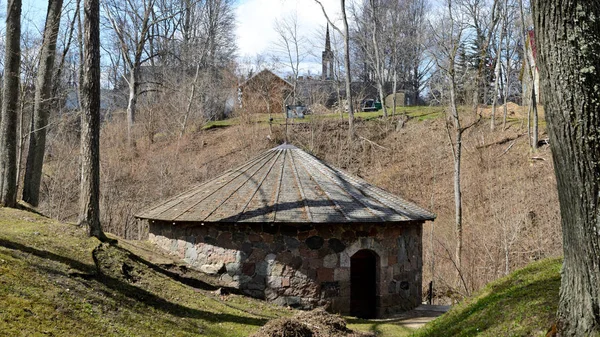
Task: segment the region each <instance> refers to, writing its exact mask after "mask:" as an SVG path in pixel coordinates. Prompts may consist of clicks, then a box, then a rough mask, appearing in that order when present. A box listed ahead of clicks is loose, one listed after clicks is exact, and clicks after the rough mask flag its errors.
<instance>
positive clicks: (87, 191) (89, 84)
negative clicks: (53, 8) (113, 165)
mask: <svg viewBox="0 0 600 337" xmlns="http://www.w3.org/2000/svg"><path fill="white" fill-rule="evenodd" d="M84 13H85V14H84V44H85V50H84V59H83V61H84V77H83V88H82V96H83V100H82V105H83V111H82V112H81V189H80V196H79V225H80V226H86V227H87V228H88V230H89V235H90V236H95V237H97V238H98V239H101V240H105V239H106V237H105V235H104V232H102V227H101V225H100V1H99V0H85V3H84Z"/></svg>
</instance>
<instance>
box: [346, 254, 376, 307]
mask: <svg viewBox="0 0 600 337" xmlns="http://www.w3.org/2000/svg"><path fill="white" fill-rule="evenodd" d="M350 314H351V315H352V316H356V317H359V318H375V317H377V254H376V253H375V252H373V251H371V250H366V249H365V250H359V251H358V252H356V254H354V255H352V257H351V258H350Z"/></svg>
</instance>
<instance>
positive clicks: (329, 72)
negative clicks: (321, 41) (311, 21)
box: [321, 23, 333, 80]
mask: <svg viewBox="0 0 600 337" xmlns="http://www.w3.org/2000/svg"><path fill="white" fill-rule="evenodd" d="M321 55H322V65H323V72H322V73H321V79H322V80H330V79H332V78H333V51H331V40H330V38H329V23H327V30H326V31H325V50H324V51H323V53H322V54H321Z"/></svg>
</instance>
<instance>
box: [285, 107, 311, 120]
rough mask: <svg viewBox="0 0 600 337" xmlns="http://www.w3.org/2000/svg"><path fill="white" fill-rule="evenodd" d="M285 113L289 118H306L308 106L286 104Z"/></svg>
mask: <svg viewBox="0 0 600 337" xmlns="http://www.w3.org/2000/svg"><path fill="white" fill-rule="evenodd" d="M285 114H286V117H287V118H304V115H306V114H308V108H307V107H306V106H304V105H286V106H285Z"/></svg>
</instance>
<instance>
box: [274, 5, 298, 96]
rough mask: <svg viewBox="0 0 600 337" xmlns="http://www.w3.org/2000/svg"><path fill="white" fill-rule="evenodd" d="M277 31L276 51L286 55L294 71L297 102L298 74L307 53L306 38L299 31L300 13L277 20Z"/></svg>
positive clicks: (293, 81) (293, 82)
mask: <svg viewBox="0 0 600 337" xmlns="http://www.w3.org/2000/svg"><path fill="white" fill-rule="evenodd" d="M275 32H276V33H277V41H276V42H275V46H276V49H277V50H276V51H277V52H278V53H281V54H283V55H284V57H285V59H286V62H285V64H286V66H287V67H288V68H289V69H290V70H291V72H292V85H293V87H294V88H293V91H292V100H293V104H296V100H297V95H298V93H297V89H298V75H299V72H300V62H302V60H303V59H304V57H305V55H306V51H305V46H304V44H305V42H306V41H305V39H304V37H303V36H302V35H300V34H299V32H298V15H297V13H296V12H294V13H292V14H291V15H290V16H288V17H286V18H283V19H281V20H276V21H275Z"/></svg>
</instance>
